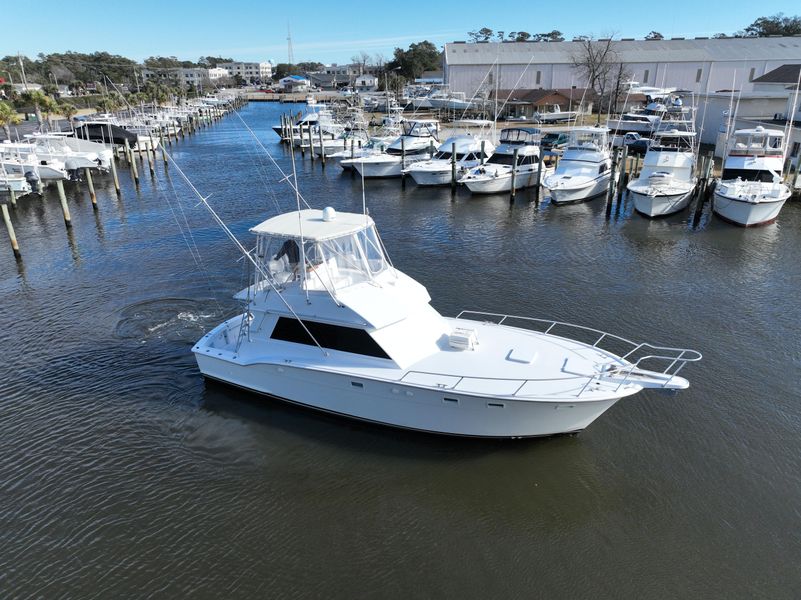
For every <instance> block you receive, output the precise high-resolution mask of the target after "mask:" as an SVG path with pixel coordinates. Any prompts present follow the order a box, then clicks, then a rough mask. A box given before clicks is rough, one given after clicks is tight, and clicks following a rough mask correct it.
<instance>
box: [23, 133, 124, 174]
mask: <svg viewBox="0 0 801 600" xmlns="http://www.w3.org/2000/svg"><path fill="white" fill-rule="evenodd" d="M25 138H26V139H28V140H30V141H31V142H33V143H34V144H36V147H37V152H38V153H39V154H43V155H47V154H48V153H49V154H50V155H52V156H53V158H58V159H61V160H63V161H64V165H65V166H66V168H67V170H68V171H70V170H73V169H78V168H99V169H103V170H108V169H110V168H111V160H112V158H113V157H114V152H113V151H112V150H111V149H110V148H108V147H107V146H105V145H104V144H101V143H99V142H93V141H90V140H82V139H80V138H76V137H74V136H73V135H72V133H71V132H52V133H33V134H28V135H26V136H25ZM92 164H93V166H92Z"/></svg>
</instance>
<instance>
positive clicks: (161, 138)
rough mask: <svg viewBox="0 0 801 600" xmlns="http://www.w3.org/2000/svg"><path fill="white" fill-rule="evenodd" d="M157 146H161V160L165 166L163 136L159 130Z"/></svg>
mask: <svg viewBox="0 0 801 600" xmlns="http://www.w3.org/2000/svg"><path fill="white" fill-rule="evenodd" d="M159 145H160V146H161V158H163V159H164V164H165V165H166V164H167V149H166V148H165V147H164V134H163V133H162V132H161V128H159Z"/></svg>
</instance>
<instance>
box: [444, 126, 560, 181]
mask: <svg viewBox="0 0 801 600" xmlns="http://www.w3.org/2000/svg"><path fill="white" fill-rule="evenodd" d="M541 135H542V131H541V130H540V129H537V128H535V127H509V128H507V129H504V130H502V131H501V139H500V142H501V143H500V145H499V146H498V147H497V148H496V149H495V152H494V153H493V154H492V156H491V157H490V158H489V160H487V161H486V162H485V163H484V164H483V165H480V166H477V167H473V168H472V169H470V170H469V171H467V173H465V174H464V175H463V176H462V177H461V178H460V179H459V183H463V184H465V185H466V186H467V188H468V189H469V190H470V191H471V192H472V193H474V194H495V193H498V192H511V190H512V175H514V180H515V190H521V189H524V188H528V187H532V186H535V185H538V184H539V183H540V182H539V176H540V173H541V174H542V177H543V179H544V178H545V177H546V176H547V175H548V174H550V173H553V167H551V166H546V164H545V163H543V164H542V165H540V146H539V144H540V138H541ZM515 156H517V162H515Z"/></svg>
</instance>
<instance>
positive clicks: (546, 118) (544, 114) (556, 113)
mask: <svg viewBox="0 0 801 600" xmlns="http://www.w3.org/2000/svg"><path fill="white" fill-rule="evenodd" d="M578 115H579V113H578V112H577V111H575V110H562V107H561V106H559V105H558V104H554V105H552V106H549V107H548V109H547V110H544V111H537V112H535V113H534V115H533V116H532V120H533V121H534V122H535V123H544V124H549V123H568V122H570V121H575V120H576V119H577V118H578Z"/></svg>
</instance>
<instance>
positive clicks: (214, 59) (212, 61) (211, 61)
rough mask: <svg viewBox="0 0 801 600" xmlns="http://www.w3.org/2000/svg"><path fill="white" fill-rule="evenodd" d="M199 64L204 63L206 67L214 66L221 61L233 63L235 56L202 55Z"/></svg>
mask: <svg viewBox="0 0 801 600" xmlns="http://www.w3.org/2000/svg"><path fill="white" fill-rule="evenodd" d="M197 62H198V64H200V65H203V66H204V67H209V68H212V69H213V68H214V67H216V66H217V65H219V64H221V63H232V62H234V59H233V58H223V57H222V56H201V57H200V58H199V59H198V61H197Z"/></svg>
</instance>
